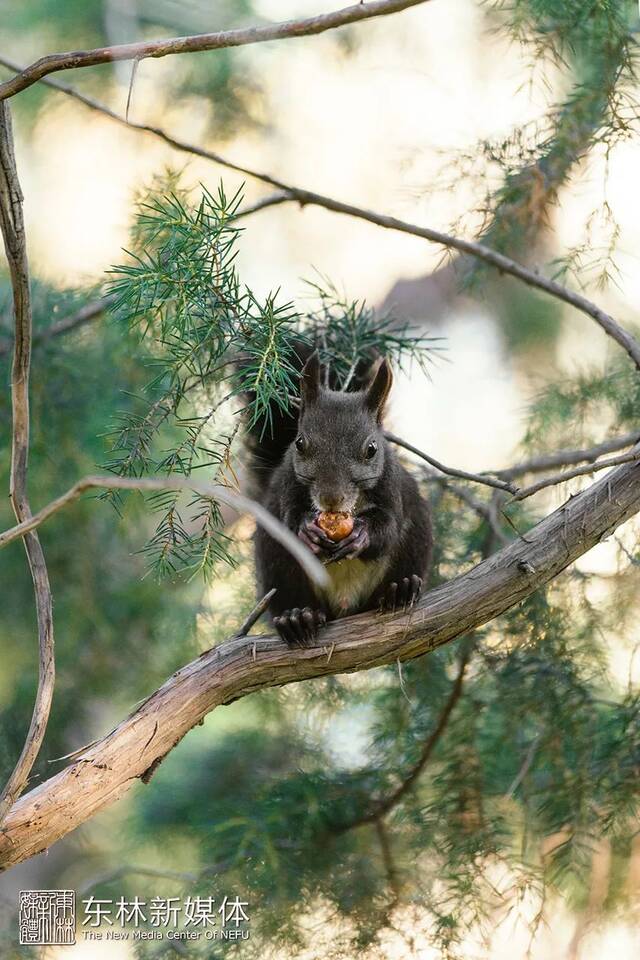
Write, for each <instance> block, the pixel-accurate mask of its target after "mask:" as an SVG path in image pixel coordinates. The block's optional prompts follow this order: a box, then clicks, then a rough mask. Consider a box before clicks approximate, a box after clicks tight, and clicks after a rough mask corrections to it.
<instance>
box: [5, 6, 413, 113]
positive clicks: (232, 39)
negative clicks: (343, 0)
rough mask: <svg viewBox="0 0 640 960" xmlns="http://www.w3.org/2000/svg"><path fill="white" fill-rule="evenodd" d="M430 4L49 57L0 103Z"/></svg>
mask: <svg viewBox="0 0 640 960" xmlns="http://www.w3.org/2000/svg"><path fill="white" fill-rule="evenodd" d="M426 2H427V0H369V2H367V3H357V4H353V5H352V6H350V7H344V8H343V9H342V10H335V11H333V12H332V13H323V14H318V15H317V16H315V17H308V18H306V19H304V20H285V21H283V22H282V23H273V24H269V25H267V26H264V27H246V28H242V29H240V30H224V31H219V32H217V33H203V34H200V35H198V36H191V37H171V38H169V39H165V40H146V41H138V42H137V43H125V44H119V45H117V46H112V47H99V48H97V49H95V50H74V51H70V52H68V53H53V54H50V55H49V56H47V57H41V58H40V59H39V60H36V61H35V62H34V63H32V64H30V65H29V66H28V67H25V69H24V70H22V71H21V72H20V73H19V74H17V75H16V76H15V77H12V78H11V79H10V80H7V81H6V83H2V84H0V100H5V99H6V98H7V97H13V96H14V95H15V94H16V93H19V92H20V91H21V90H25V89H26V88H27V87H30V86H31V85H32V84H33V83H36V82H37V81H38V80H41V79H42V78H43V77H46V76H48V74H50V73H57V72H58V71H60V70H76V69H78V67H93V66H96V65H97V64H99V63H114V62H116V61H122V60H135V61H138V62H139V61H140V60H146V59H148V58H149V57H153V58H154V59H158V58H159V57H167V56H170V55H172V54H177V53H199V52H203V51H205V50H222V49H224V48H228V47H241V46H246V45H247V44H251V43H264V42H265V41H267V40H293V39H296V38H297V37H308V36H313V35H315V34H318V33H324V32H325V31H326V30H334V29H335V28H336V27H344V26H346V25H347V24H350V23H358V22H360V21H361V20H371V19H372V18H373V17H382V16H385V15H387V14H391V13H399V12H400V11H401V10H406V9H407V8H409V7H416V6H418V5H419V4H421V3H426Z"/></svg>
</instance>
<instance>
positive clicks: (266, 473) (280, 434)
mask: <svg viewBox="0 0 640 960" xmlns="http://www.w3.org/2000/svg"><path fill="white" fill-rule="evenodd" d="M314 349H315V348H314V347H313V346H312V345H311V344H309V343H305V342H303V341H302V340H300V341H298V342H297V343H296V346H295V351H294V357H293V359H292V366H293V367H294V369H295V370H297V371H298V372H301V371H302V368H303V367H304V365H305V363H306V362H307V360H308V359H309V357H310V356H311V354H312V353H313V351H314ZM240 362H242V361H240ZM246 399H247V402H248V404H251V403H252V402H253V400H254V397H253V395H252V394H251V393H248V394H247V395H246ZM297 432H298V409H297V407H296V406H295V405H294V404H290V405H289V408H288V409H287V410H283V409H282V407H281V406H280V405H279V404H278V403H276V402H275V400H272V401H271V402H270V404H269V409H268V412H266V413H264V414H263V415H262V416H261V417H259V418H258V419H257V420H254V421H253V422H247V427H246V431H245V449H246V451H247V468H248V472H249V479H250V481H251V491H250V492H251V494H252V496H254V497H258V498H259V496H260V494H261V493H263V492H264V491H265V490H266V488H267V484H268V483H269V480H270V478H271V474H272V473H273V471H274V470H275V469H276V467H278V466H279V464H280V462H281V461H282V458H283V457H284V455H285V452H286V450H287V448H288V447H289V445H290V444H292V443H293V441H294V440H295V438H296V436H297Z"/></svg>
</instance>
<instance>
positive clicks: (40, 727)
mask: <svg viewBox="0 0 640 960" xmlns="http://www.w3.org/2000/svg"><path fill="white" fill-rule="evenodd" d="M0 228H1V230H2V236H3V239H4V248H5V252H6V255H7V261H8V263H9V272H10V275H11V285H12V289H13V306H14V315H15V336H14V346H13V366H12V370H11V404H12V413H13V422H12V433H11V476H10V496H11V505H12V507H13V512H14V514H15V516H16V520H17V521H18V523H27V524H28V523H29V520H30V518H31V507H30V505H29V498H28V494H27V462H28V458H29V429H30V424H29V374H30V370H31V339H32V316H31V291H30V285H29V263H28V260H27V248H26V239H25V232H24V220H23V214H22V191H21V189H20V183H19V180H18V172H17V169H16V161H15V154H14V145H13V133H12V129H11V114H10V111H9V105H8V104H6V103H0ZM24 546H25V551H26V554H27V560H28V563H29V569H30V571H31V579H32V581H33V589H34V593H35V599H36V613H37V620H38V640H39V668H38V689H37V691H36V699H35V703H34V707H33V713H32V716H31V723H30V725H29V731H28V733H27V737H26V740H25V743H24V747H23V749H22V753H21V754H20V757H19V759H18V762H17V763H16V766H15V767H14V769H13V772H12V773H11V775H10V777H9V780H8V781H7V783H6V784H5V787H4V789H3V791H2V794H1V795H0V827H1V825H2V822H3V820H4V817H5V816H6V814H7V812H8V810H9V809H10V808H11V806H12V804H13V803H14V801H15V800H16V799H17V797H19V796H20V794H21V792H22V790H23V789H24V786H25V784H26V782H27V779H28V777H29V773H30V772H31V769H32V767H33V764H34V763H35V761H36V757H37V756H38V753H39V752H40V747H41V746H42V741H43V739H44V734H45V731H46V728H47V722H48V719H49V711H50V709H51V701H52V698H53V688H54V685H55V659H54V640H53V612H52V601H51V587H50V585H49V575H48V572H47V565H46V562H45V559H44V553H43V552H42V547H41V546H40V540H39V538H38V535H37V534H35V533H33V532H29V533H28V534H27V536H25V538H24Z"/></svg>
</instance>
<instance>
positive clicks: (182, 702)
mask: <svg viewBox="0 0 640 960" xmlns="http://www.w3.org/2000/svg"><path fill="white" fill-rule="evenodd" d="M638 511H640V465H639V464H638V463H631V464H628V465H625V466H622V467H619V468H618V469H616V470H614V471H612V472H611V473H610V474H608V475H607V476H605V477H604V478H602V479H601V480H599V481H598V482H597V483H594V484H593V486H591V487H590V488H589V489H588V490H585V491H584V492H583V493H581V494H579V495H578V496H575V497H573V498H571V499H570V500H569V501H568V502H567V503H566V504H564V505H563V506H562V507H560V508H559V509H558V510H556V511H555V512H554V513H552V514H551V515H550V516H549V517H547V518H546V519H545V520H543V521H542V522H541V523H539V524H538V525H537V526H536V527H534V528H533V529H532V530H530V531H528V532H527V534H526V535H525V537H521V538H519V539H518V540H517V541H515V542H514V543H513V544H511V545H509V546H507V547H505V548H504V549H503V550H501V551H499V552H498V553H496V554H494V555H493V556H492V557H490V558H489V559H488V560H485V561H483V562H482V563H480V564H478V566H476V567H474V568H473V569H472V570H470V571H469V572H468V573H466V574H464V575H463V576H460V577H458V578H456V579H455V580H452V581H450V582H449V583H446V584H443V585H442V586H440V587H437V588H436V589H435V590H432V591H431V592H430V593H428V594H427V595H426V596H425V597H424V598H423V600H421V602H420V603H419V604H418V605H417V606H416V607H414V608H413V610H412V611H411V612H410V613H407V614H390V615H385V616H382V617H381V616H379V615H377V614H373V613H369V614H362V615H360V616H357V617H351V618H349V619H346V620H341V621H338V622H336V623H333V624H330V625H329V626H328V627H327V628H326V629H325V630H323V632H322V634H321V637H320V641H319V644H318V645H317V646H315V647H310V648H306V649H296V650H291V649H288V648H287V647H286V645H285V644H284V643H282V642H281V641H280V640H279V639H277V638H275V637H272V636H269V637H257V638H254V637H243V638H240V639H230V640H227V641H225V642H224V643H222V644H221V645H220V646H218V647H216V648H214V649H212V650H209V651H207V652H206V653H204V654H202V656H200V657H199V658H198V659H197V660H195V661H193V662H192V663H190V664H188V665H187V666H185V667H183V668H182V669H181V670H179V671H178V672H177V673H176V674H174V675H173V676H172V677H171V678H170V679H169V680H167V682H166V683H165V684H164V685H163V686H162V687H161V688H160V689H159V690H157V691H156V692H155V693H154V694H152V696H151V697H149V699H148V700H146V701H145V702H144V703H143V704H142V705H141V706H139V707H138V708H137V709H136V710H135V711H134V712H133V713H132V714H131V715H130V716H129V717H128V718H127V719H126V720H124V721H123V722H122V723H121V724H120V725H119V726H118V727H116V729H115V730H113V731H111V733H109V734H108V735H107V736H106V737H104V738H102V739H101V740H100V741H98V742H97V743H95V744H93V745H92V746H91V747H90V748H89V749H87V750H85V751H84V752H83V753H82V754H81V755H79V756H78V758H77V759H76V760H75V761H74V762H73V763H71V764H70V765H69V766H68V767H66V768H65V769H64V770H62V771H61V772H60V773H59V774H57V776H55V777H52V778H51V779H50V780H47V781H46V782H45V783H43V784H41V785H40V786H38V787H36V789H35V790H32V791H31V792H30V793H28V794H26V795H25V796H23V797H22V798H21V799H20V800H19V801H18V802H17V803H16V804H15V806H14V807H13V808H12V810H11V811H10V813H9V815H8V817H7V820H6V822H5V825H4V829H3V830H1V831H0V866H1V867H2V868H4V869H6V868H7V867H10V866H12V865H14V864H17V863H20V862H21V861H23V860H25V859H27V858H28V857H30V856H33V855H34V854H36V853H39V852H41V851H42V850H45V849H46V848H47V847H49V846H50V845H51V844H52V843H54V842H55V841H56V840H58V839H59V838H60V837H63V836H64V835H65V834H67V833H69V832H70V831H72V830H73V829H75V828H76V827H77V826H79V825H80V824H81V823H83V822H85V821H86V820H88V819H89V818H90V817H91V816H93V814H95V813H96V812H97V811H98V810H100V809H102V808H103V807H105V806H107V805H108V804H110V803H113V802H115V801H116V800H118V799H119V798H120V797H121V796H123V794H125V793H126V792H127V791H128V790H129V789H130V788H131V787H132V786H133V785H134V784H135V783H136V781H137V780H139V779H142V780H148V779H149V777H150V775H151V773H152V772H153V770H154V769H155V767H156V766H157V765H158V763H159V762H160V761H161V759H162V758H163V757H164V756H165V755H166V754H167V753H168V751H169V750H171V749H172V747H174V746H175V745H176V744H177V743H178V742H179V741H180V740H181V739H182V737H183V736H184V735H185V734H186V733H187V732H188V731H189V730H190V729H191V728H192V727H193V726H194V725H195V724H196V723H198V721H199V720H201V719H202V717H204V716H205V715H206V714H207V713H208V712H209V711H211V710H213V709H214V708H215V707H217V706H220V705H222V704H226V703H230V702H231V701H233V700H237V699H238V698H239V697H243V696H246V695H247V694H249V693H252V692H253V691H255V690H261V689H264V688H266V687H272V686H279V685H282V684H285V683H292V682H294V681H299V680H307V679H310V678H312V677H320V676H325V675H327V674H338V673H345V672H352V671H357V670H365V669H368V668H369V667H373V666H378V665H381V664H387V663H393V662H394V661H396V660H409V659H412V658H414V657H417V656H420V655H421V654H424V653H427V652H429V651H430V650H433V649H434V648H435V647H438V646H440V645H442V644H444V643H447V642H449V641H451V640H453V639H455V638H456V637H458V636H460V635H462V634H464V633H466V632H468V631H469V630H472V629H473V628H475V627H479V626H481V625H482V624H485V623H487V622H489V621H490V620H492V619H493V618H494V617H496V616H497V615H498V614H500V613H503V612H504V611H506V610H508V609H509V608H510V607H513V606H514V605H515V604H517V603H518V602H519V601H520V600H522V599H523V598H524V597H526V596H527V595H529V594H530V593H532V592H533V591H534V590H535V589H537V588H538V587H540V586H541V585H543V584H545V583H547V582H548V581H549V580H551V579H553V578H554V577H555V576H557V574H559V573H560V572H561V571H562V570H563V569H564V568H565V567H567V566H568V565H569V564H570V563H571V562H572V561H574V560H575V559H576V558H577V557H579V556H581V555H582V554H584V553H586V552H587V550H589V549H590V548H591V547H593V546H594V545H595V544H596V543H598V542H599V541H600V540H602V539H603V538H604V537H606V536H607V535H608V534H610V533H611V532H612V531H613V530H615V529H616V527H618V526H619V525H620V524H622V523H624V521H625V520H627V519H629V518H630V517H631V516H633V515H634V514H635V513H637V512H638Z"/></svg>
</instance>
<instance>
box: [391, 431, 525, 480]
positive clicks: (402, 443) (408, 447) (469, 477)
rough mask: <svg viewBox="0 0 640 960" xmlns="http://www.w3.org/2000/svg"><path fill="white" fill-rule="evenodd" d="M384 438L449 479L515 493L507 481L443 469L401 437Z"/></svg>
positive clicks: (436, 461) (463, 471) (442, 465)
mask: <svg viewBox="0 0 640 960" xmlns="http://www.w3.org/2000/svg"><path fill="white" fill-rule="evenodd" d="M385 437H386V438H387V440H390V441H391V443H395V444H396V446H398V447H403V448H404V449H405V450H409V451H410V452H411V453H413V454H415V455H416V457H420V459H421V460H424V461H425V462H426V463H429V464H431V466H432V467H435V468H436V470H440V471H441V472H442V473H446V474H448V476H450V477H458V479H459V480H472V481H473V483H481V484H482V485H483V486H485V487H494V488H495V489H497V490H506V491H507V493H513V494H515V493H517V490H518V488H517V487H515V486H514V485H513V484H512V483H510V481H509V480H498V479H495V478H493V477H489V476H486V475H485V474H479V473H467V471H466V470H458V469H457V468H456V467H445V465H444V464H443V463H440V461H439V460H436V459H435V458H434V457H431V456H429V454H428V453H425V452H424V450H419V449H418V448H417V447H414V446H413V444H411V443H408V442H407V441H406V440H403V439H402V438H401V437H396V435H395V434H393V433H388V432H386V433H385Z"/></svg>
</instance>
